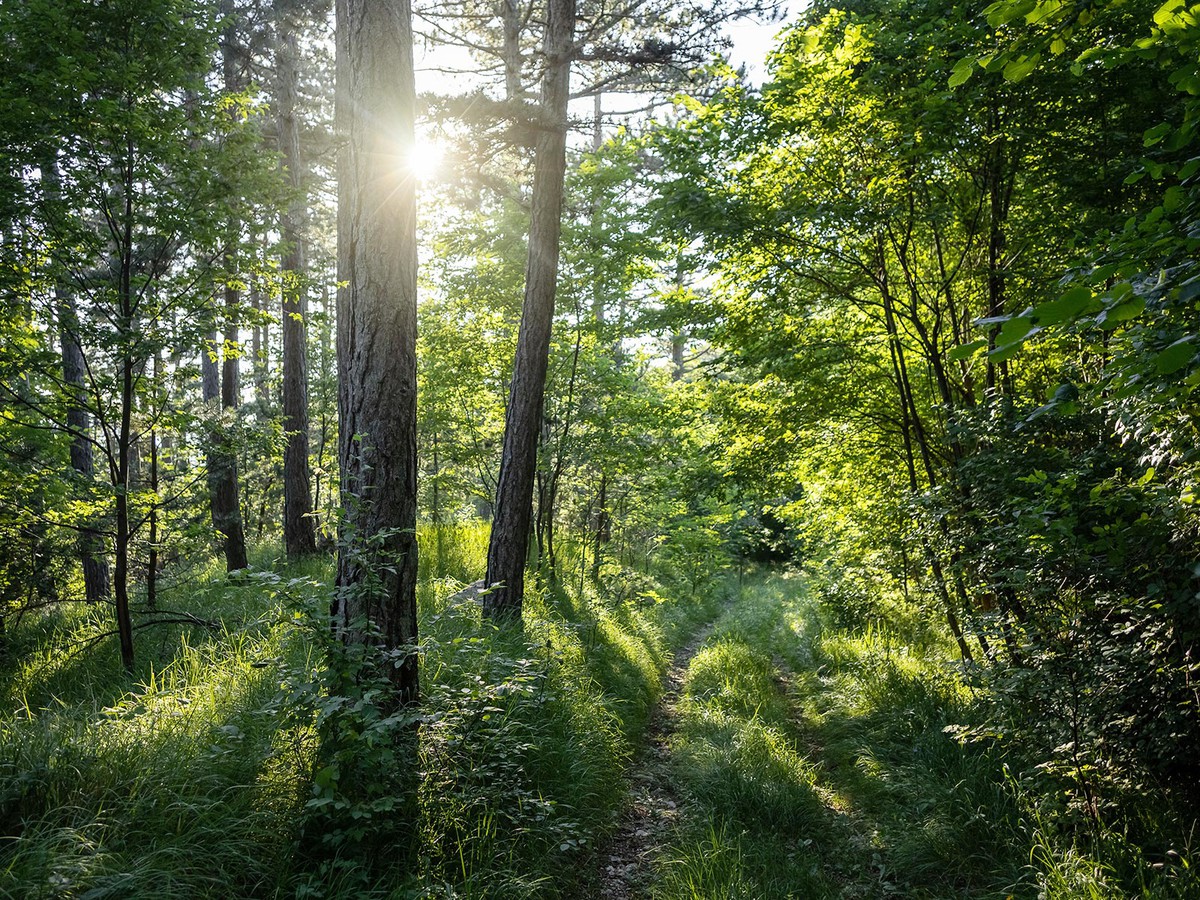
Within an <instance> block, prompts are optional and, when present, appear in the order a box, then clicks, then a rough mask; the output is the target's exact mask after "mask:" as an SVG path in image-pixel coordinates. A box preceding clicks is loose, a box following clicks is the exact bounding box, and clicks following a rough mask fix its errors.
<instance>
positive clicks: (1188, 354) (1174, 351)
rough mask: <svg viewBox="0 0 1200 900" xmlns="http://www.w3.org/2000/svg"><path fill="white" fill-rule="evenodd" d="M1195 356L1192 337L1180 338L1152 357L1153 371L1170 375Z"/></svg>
mask: <svg viewBox="0 0 1200 900" xmlns="http://www.w3.org/2000/svg"><path fill="white" fill-rule="evenodd" d="M1195 356H1196V348H1195V347H1194V346H1193V345H1192V339H1191V338H1190V337H1185V338H1180V339H1179V340H1177V341H1176V342H1175V343H1173V344H1172V345H1171V346H1170V347H1167V348H1166V349H1165V350H1161V351H1159V353H1158V354H1157V355H1156V356H1155V357H1154V371H1155V372H1157V373H1158V374H1159V375H1170V374H1172V373H1174V372H1178V371H1179V370H1180V369H1182V368H1183V367H1184V366H1186V365H1187V364H1188V363H1190V362H1191V361H1192V360H1193V359H1194V358H1195Z"/></svg>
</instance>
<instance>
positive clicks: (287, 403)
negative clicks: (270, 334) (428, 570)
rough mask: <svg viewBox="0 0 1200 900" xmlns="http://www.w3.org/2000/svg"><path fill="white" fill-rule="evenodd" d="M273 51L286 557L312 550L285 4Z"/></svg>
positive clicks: (292, 67)
mask: <svg viewBox="0 0 1200 900" xmlns="http://www.w3.org/2000/svg"><path fill="white" fill-rule="evenodd" d="M276 12H277V24H276V30H277V34H278V41H279V43H278V51H277V53H276V58H275V77H276V82H275V86H276V101H277V107H278V110H279V150H280V153H281V154H282V155H283V164H284V166H285V168H286V169H287V174H288V182H289V184H290V185H291V188H292V198H291V202H290V203H289V204H288V209H287V215H285V216H284V218H283V229H282V237H283V245H284V252H283V259H282V260H281V262H282V269H283V431H284V436H285V441H286V443H285V444H284V446H283V540H284V546H285V547H286V548H287V554H288V556H289V557H292V558H296V557H300V556H305V555H307V554H311V553H315V552H316V550H317V535H316V530H315V528H314V527H313V518H312V510H313V504H312V489H311V486H310V484H311V472H310V471H309V465H308V352H307V347H306V345H305V326H306V320H307V316H308V302H307V295H306V294H307V284H306V280H305V279H306V276H307V270H306V266H305V259H304V223H305V219H306V218H307V200H306V196H305V192H304V175H305V173H304V160H303V157H302V156H301V154H300V128H299V123H298V122H297V119H296V93H297V82H298V81H299V73H298V58H299V49H298V46H297V43H298V42H297V37H296V27H297V26H296V22H295V18H294V16H293V15H292V9H291V4H288V3H283V2H279V3H277V5H276Z"/></svg>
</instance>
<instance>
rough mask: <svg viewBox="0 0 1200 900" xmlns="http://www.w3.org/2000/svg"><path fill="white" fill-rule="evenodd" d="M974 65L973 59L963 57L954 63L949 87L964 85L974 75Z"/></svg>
mask: <svg viewBox="0 0 1200 900" xmlns="http://www.w3.org/2000/svg"><path fill="white" fill-rule="evenodd" d="M975 65H976V63H975V59H974V57H964V58H963V59H960V60H959V61H958V62H956V63H955V64H954V70H953V71H952V72H951V73H950V87H952V88H956V87H958V86H959V85H960V84H965V83H966V81H967V80H968V79H969V78H970V77H971V76H972V75H973V74H975Z"/></svg>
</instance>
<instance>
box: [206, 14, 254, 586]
mask: <svg viewBox="0 0 1200 900" xmlns="http://www.w3.org/2000/svg"><path fill="white" fill-rule="evenodd" d="M234 13H235V8H234V4H233V0H222V2H221V14H222V16H223V17H224V18H225V22H226V24H225V30H224V32H223V33H222V35H221V66H222V71H223V77H224V84H225V90H227V91H236V90H239V89H240V88H241V87H242V85H241V78H240V75H239V73H238V66H237V63H238V46H237V20H236V17H235V15H234ZM237 228H238V225H237V223H236V222H233V223H230V231H231V235H230V237H231V240H232V239H234V238H235V237H236V231H237ZM225 263H226V269H227V271H226V277H227V281H226V284H225V340H224V342H223V344H218V342H216V341H214V345H219V346H221V350H222V352H221V358H222V360H223V365H222V368H221V410H222V414H221V416H220V419H219V421H220V423H221V424H220V426H218V428H217V429H215V430H214V438H216V439H217V440H216V441H215V444H216V446H214V448H213V450H212V452H211V453H210V455H209V467H208V486H209V493H210V500H211V504H212V516H213V524H214V525H215V526H216V528H217V530H218V531H219V532H220V533H221V534H222V535H223V536H224V538H225V568H226V570H227V571H229V572H234V571H237V570H239V569H244V568H246V566H247V565H248V563H247V560H246V533H245V527H244V525H243V523H242V508H241V500H240V498H239V490H238V470H237V453H236V451H235V449H234V442H233V435H232V434H231V433H230V432H229V428H230V426H231V424H232V420H233V419H234V415H233V412H232V411H233V410H236V409H237V406H238V400H239V395H240V388H241V386H240V384H239V380H240V379H239V371H238V369H239V359H238V356H239V354H238V352H237V347H238V343H239V334H238V306H239V305H240V303H241V298H240V296H239V294H238V290H237V288H236V287H234V286H233V284H232V283H231V282H230V281H229V280H228V279H230V278H232V273H233V271H234V267H235V264H236V259H235V258H234V254H233V251H232V250H230V251H227V252H226V254H225ZM208 387H209V384H208V381H207V379H206V380H205V388H206V389H207V388H208ZM212 399H213V398H212V397H210V396H209V395H208V393H207V390H206V393H205V400H209V401H211V400H212Z"/></svg>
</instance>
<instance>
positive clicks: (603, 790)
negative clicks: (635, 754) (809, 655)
mask: <svg viewBox="0 0 1200 900" xmlns="http://www.w3.org/2000/svg"><path fill="white" fill-rule="evenodd" d="M420 538H421V543H422V547H424V548H427V552H426V553H425V556H424V560H423V565H422V580H421V585H420V588H419V606H420V626H421V652H422V671H421V679H422V691H423V698H422V705H421V708H420V710H419V711H417V713H416V714H415V715H401V716H388V715H386V714H382V713H380V712H379V709H378V707H377V706H376V705H374V701H375V699H377V695H375V694H372V691H373V690H376V688H377V686H372V685H371V684H370V683H369V682H364V683H361V684H359V685H358V686H357V687H356V688H354V689H352V690H346V689H345V682H344V680H343V681H342V682H340V683H341V684H342V687H341V688H339V689H338V690H337V691H332V690H331V686H333V685H337V684H339V681H338V677H339V676H338V673H337V672H336V671H334V669H336V667H337V665H339V663H337V662H336V656H335V657H330V655H329V652H328V646H327V640H326V638H325V633H324V632H323V629H324V628H325V626H324V625H323V622H324V619H323V616H324V615H325V611H326V610H327V605H328V588H327V585H328V583H329V581H330V578H331V570H330V562H329V560H326V559H318V560H314V561H311V562H309V563H306V564H304V565H302V566H285V565H284V564H283V563H282V561H281V560H279V559H278V558H277V557H278V554H277V552H275V551H274V550H273V549H272V548H262V549H261V550H260V552H259V553H258V555H257V557H256V558H255V560H254V563H253V570H252V572H251V573H250V574H249V575H245V576H241V577H239V578H237V579H234V580H230V579H228V578H227V577H226V576H225V575H224V573H223V572H221V571H220V570H219V568H218V567H216V566H215V565H214V567H213V568H212V569H211V570H209V571H207V572H204V573H202V574H201V576H200V577H198V578H197V579H196V580H194V581H193V582H191V583H189V584H187V585H177V586H175V587H174V589H173V590H172V591H171V592H169V593H165V594H164V596H163V597H162V599H161V604H162V606H163V607H164V608H169V609H170V610H171V611H172V612H173V613H174V614H186V616H184V615H180V616H179V618H180V621H181V622H183V624H164V625H156V626H154V627H153V628H147V629H144V630H141V631H139V633H138V637H139V640H138V643H137V651H138V669H137V670H136V671H135V673H134V674H133V675H126V674H125V673H124V672H123V671H122V670H121V669H120V666H119V662H118V660H117V655H116V648H115V644H114V641H113V639H112V638H111V637H110V636H103V635H104V632H106V631H107V630H109V629H110V628H111V625H110V624H109V620H108V611H107V610H106V609H105V608H99V607H96V608H92V607H86V606H83V605H82V604H78V605H65V604H64V605H60V606H57V607H53V608H51V609H49V610H47V611H46V612H45V613H44V614H42V615H40V616H30V617H29V618H27V620H26V621H25V622H23V623H21V626H20V628H19V629H16V630H14V631H13V632H12V633H11V634H10V635H9V644H8V648H9V652H8V655H7V656H6V657H5V658H4V659H3V661H2V662H0V669H2V673H0V691H3V692H4V695H5V701H6V706H5V712H4V713H3V714H0V836H2V837H0V840H2V843H0V896H6V897H13V898H43V897H44V898H52V897H53V898H59V897H84V896H86V897H89V898H101V897H114V898H116V897H119V898H155V900H161V898H171V897H179V898H184V897H186V898H202V897H213V898H217V897H220V898H230V897H246V898H251V897H293V896H295V897H308V898H360V897H361V898H365V897H461V898H483V897H495V898H521V897H557V896H567V895H570V893H571V892H572V891H575V890H583V889H584V887H583V885H582V880H583V879H585V878H586V875H585V874H584V873H586V872H588V871H590V870H591V869H592V868H593V867H592V866H591V865H590V861H591V859H592V857H593V855H594V852H595V850H594V848H595V845H596V843H597V842H598V841H599V840H600V839H601V838H602V836H603V835H604V834H605V832H606V831H607V830H608V829H610V828H611V827H612V825H613V823H614V822H615V821H616V818H617V816H618V814H619V812H620V810H621V809H622V806H623V804H624V803H625V802H626V791H625V788H624V773H625V768H626V765H627V761H628V758H629V754H630V752H631V750H632V748H633V747H634V746H635V744H636V742H637V741H638V740H639V738H640V735H641V730H642V729H643V728H644V726H645V723H646V721H647V718H648V716H649V713H650V710H651V709H652V708H653V705H654V703H655V701H656V700H657V698H658V696H659V694H660V692H661V678H662V673H663V669H664V666H665V662H666V659H667V656H668V650H669V649H670V643H669V642H670V641H671V640H674V639H677V638H678V637H679V635H681V634H683V633H685V632H686V631H687V630H688V629H690V628H693V627H695V623H697V622H698V621H700V620H701V619H703V618H704V617H705V616H706V615H710V614H711V610H712V605H711V602H710V601H702V602H693V601H690V600H689V601H687V602H676V601H675V600H672V599H670V597H671V596H672V590H671V588H670V587H669V586H668V585H664V584H662V583H661V582H659V581H658V580H655V579H653V578H650V576H644V575H639V576H637V579H638V580H639V583H643V584H644V585H645V589H644V590H639V591H636V592H629V591H624V590H623V591H622V592H620V593H619V594H618V593H616V592H613V591H610V590H608V589H607V588H606V586H605V585H604V584H603V583H602V584H601V585H600V586H597V585H594V584H592V583H590V582H588V583H586V584H585V586H584V590H583V591H582V592H580V591H579V589H578V585H577V584H576V585H573V586H572V587H571V588H570V589H568V588H564V587H563V586H561V585H559V584H557V583H555V582H554V581H553V580H552V579H548V578H546V577H544V576H543V577H540V578H537V579H534V582H533V585H532V586H531V589H530V590H529V592H528V594H527V596H526V612H525V627H524V629H523V630H522V629H513V628H497V627H496V626H494V625H492V624H491V623H485V622H483V621H482V620H481V618H480V614H479V607H478V602H477V600H473V599H468V598H463V597H460V596H457V592H458V591H459V590H460V589H461V588H463V587H465V586H466V585H467V584H468V583H470V582H471V581H473V580H474V579H476V578H478V577H480V576H481V575H482V566H483V553H484V551H485V550H486V540H487V538H486V529H485V528H482V527H480V526H478V525H475V526H470V525H467V526H462V525H459V526H447V529H446V531H445V533H443V534H442V535H441V538H440V540H438V539H437V535H436V533H434V532H431V531H430V530H428V529H425V530H423V533H422V534H421V536H420ZM627 580H628V579H627ZM706 604H707V605H706ZM188 617H191V618H190V619H189V618H188ZM185 620H186V621H185ZM205 623H209V624H205ZM209 625H211V627H209ZM331 658H332V659H333V660H334V664H333V665H334V669H331V668H330V659H331ZM343 674H344V673H343ZM323 717H324V718H323ZM332 720H336V721H337V722H338V725H337V728H336V729H332V730H331V729H330V728H328V727H325V726H323V725H322V724H321V723H322V722H323V721H332ZM405 735H408V736H409V742H408V743H405V740H406V738H405ZM394 789H395V790H394ZM400 793H404V794H405V795H406V796H408V797H409V798H410V799H409V800H406V801H400V800H397V797H396V795H397V794H400ZM563 872H569V873H577V875H576V876H575V877H574V878H572V877H567V878H564V877H563V876H562V873H563Z"/></svg>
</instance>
